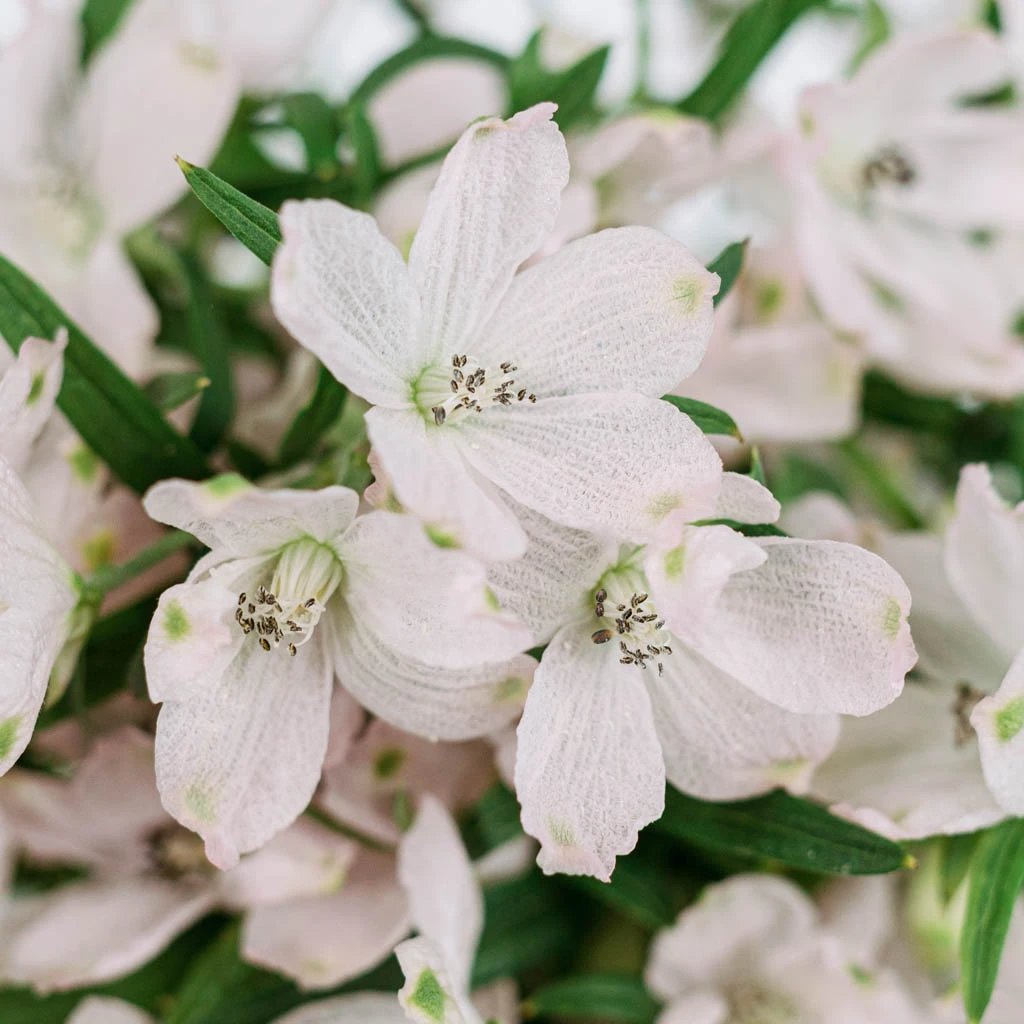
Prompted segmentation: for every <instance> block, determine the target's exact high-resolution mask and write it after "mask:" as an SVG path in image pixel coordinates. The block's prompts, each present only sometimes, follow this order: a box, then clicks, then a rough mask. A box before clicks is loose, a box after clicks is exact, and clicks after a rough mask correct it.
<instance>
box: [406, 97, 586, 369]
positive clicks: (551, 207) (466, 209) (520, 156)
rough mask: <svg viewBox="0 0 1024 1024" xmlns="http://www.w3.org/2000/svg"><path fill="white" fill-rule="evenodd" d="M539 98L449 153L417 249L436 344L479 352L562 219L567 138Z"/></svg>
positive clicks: (492, 121) (413, 263)
mask: <svg viewBox="0 0 1024 1024" xmlns="http://www.w3.org/2000/svg"><path fill="white" fill-rule="evenodd" d="M554 112H555V105H554V104H553V103H539V104H537V106H535V107H531V108H530V109H529V110H524V111H522V112H521V113H519V114H516V115H515V117H513V118H511V119H509V120H508V121H502V120H500V119H499V118H489V119H488V120H485V121H477V122H476V123H475V124H473V125H470V127H469V128H467V129H466V131H465V132H464V133H463V135H462V137H461V138H460V139H459V141H458V142H457V143H456V144H455V146H454V147H453V148H452V150H451V152H450V153H449V154H448V156H447V157H446V158H445V161H444V164H443V165H442V167H441V173H440V175H439V177H438V179H437V183H436V184H435V185H434V189H433V191H432V192H431V194H430V200H429V201H428V203H427V209H426V212H425V213H424V215H423V221H422V223H421V224H420V229H419V231H418V232H417V233H416V238H415V239H414V240H413V243H412V249H411V251H410V253H409V271H410V273H411V274H412V279H413V281H414V282H415V285H416V288H417V291H418V292H419V296H420V302H421V303H422V307H423V334H424V338H425V341H426V342H427V345H428V350H429V351H431V352H433V353H435V354H440V355H441V356H444V357H447V356H450V355H454V354H456V353H461V352H463V351H464V350H465V351H467V352H469V351H471V350H472V348H473V345H474V344H475V342H476V340H477V335H478V333H479V332H480V330H481V329H482V328H483V326H484V324H485V323H486V322H487V320H488V319H489V318H490V316H491V314H492V313H493V312H494V310H495V309H496V308H497V305H498V303H499V302H500V300H501V298H502V296H503V295H504V294H505V292H506V291H507V289H508V286H509V284H510V283H511V281H512V277H513V275H514V274H515V272H516V269H517V268H518V267H519V265H520V264H521V263H522V262H523V261H524V260H525V259H526V258H527V257H528V256H529V255H530V254H531V253H532V252H534V250H535V249H537V247H538V246H539V245H540V243H541V242H542V241H543V240H544V237H545V235H547V233H548V232H549V231H550V230H551V228H552V227H553V226H554V223H555V218H556V217H557V216H558V203H559V195H560V194H561V191H562V189H563V188H565V185H566V183H567V182H568V180H569V157H568V154H567V153H566V151H565V140H564V139H563V138H562V133H561V132H560V131H559V130H558V126H557V125H556V124H555V123H554V122H553V121H552V120H551V115H552V114H553V113H554Z"/></svg>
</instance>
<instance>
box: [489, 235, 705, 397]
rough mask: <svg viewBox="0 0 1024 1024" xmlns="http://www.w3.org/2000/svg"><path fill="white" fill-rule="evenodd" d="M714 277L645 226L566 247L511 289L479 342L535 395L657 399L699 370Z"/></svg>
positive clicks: (595, 237) (681, 249)
mask: <svg viewBox="0 0 1024 1024" xmlns="http://www.w3.org/2000/svg"><path fill="white" fill-rule="evenodd" d="M717 291H718V277H717V275H715V274H712V273H709V272H708V271H707V270H705V269H704V267H703V266H702V265H701V263H700V262H699V261H698V260H696V259H695V258H694V257H693V256H692V255H691V254H690V253H689V252H688V251H687V250H686V249H685V248H684V247H683V246H682V245H680V244H679V243H678V242H675V241H673V240H672V239H670V238H668V237H667V236H666V235H663V234H661V232H659V231H655V230H653V229H652V228H611V229H609V230H607V231H601V232H599V233H598V234H596V235H590V236H589V237H587V238H581V239H579V240H578V241H576V242H571V243H570V244H569V245H567V246H566V247H565V248H564V249H562V250H561V251H559V252H557V253H556V254H555V255H553V256H549V257H548V258H547V259H546V260H544V261H543V262H541V263H539V264H537V265H536V266H534V267H531V268H530V269H529V270H526V271H524V272H523V273H522V274H520V275H519V276H518V277H516V279H515V280H514V281H513V282H512V286H511V287H510V288H509V290H508V294H507V295H506V296H505V298H503V299H502V301H501V303H500V304H499V306H498V309H497V312H496V313H495V315H494V318H493V319H492V320H491V322H490V323H489V324H488V325H487V326H486V328H484V330H483V333H482V335H481V341H480V346H481V347H480V351H481V352H482V353H483V356H482V358H486V359H488V360H489V361H491V362H498V363H500V362H503V361H504V360H512V362H514V363H515V364H516V365H517V366H518V367H519V369H518V371H517V372H516V383H517V385H519V386H522V387H526V388H528V389H529V390H530V391H533V392H536V393H537V394H538V395H540V396H541V397H547V396H550V395H578V394H585V393H587V392H592V391H599V392H602V391H637V392H639V393H640V394H643V395H649V396H650V397H651V398H660V397H661V396H662V395H663V394H665V393H666V392H667V391H671V390H672V389H673V388H674V387H675V386H676V385H677V384H678V383H679V382H680V381H681V380H683V379H684V378H686V377H688V376H689V375H690V374H691V373H693V371H694V370H695V369H696V368H697V366H698V365H699V364H700V361H701V359H702V358H703V357H704V352H705V350H706V349H707V345H708V340H709V338H710V337H711V316H712V309H711V300H712V299H713V297H714V295H715V293H716V292H717Z"/></svg>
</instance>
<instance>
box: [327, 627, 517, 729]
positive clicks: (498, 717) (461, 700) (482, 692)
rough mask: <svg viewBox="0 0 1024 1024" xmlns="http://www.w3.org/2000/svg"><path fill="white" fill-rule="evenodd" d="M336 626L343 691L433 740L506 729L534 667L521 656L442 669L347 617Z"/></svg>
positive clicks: (388, 720) (337, 661)
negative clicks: (402, 650)
mask: <svg viewBox="0 0 1024 1024" xmlns="http://www.w3.org/2000/svg"><path fill="white" fill-rule="evenodd" d="M331 626H332V627H334V628H333V630H332V632H333V634H334V657H335V664H336V671H337V675H338V679H339V681H340V682H341V684H342V685H343V686H344V687H345V688H346V689H347V690H349V691H350V692H351V693H352V695H353V696H354V697H355V698H356V700H358V701H359V703H360V704H362V705H363V706H364V707H365V708H366V709H367V710H368V711H372V712H373V713H374V714H375V715H379V716H380V717H381V718H383V719H384V720H385V721H387V722H390V723H391V724H392V725H396V726H398V727H399V728H400V729H405V730H406V731H407V732H411V733H414V734H415V735H417V736H423V737H425V738H427V739H433V740H464V739H473V738H474V737H477V736H484V735H487V734H488V733H492V732H495V731H497V730H498V729H500V728H502V727H503V726H505V725H508V723H509V722H511V721H512V720H513V719H514V718H515V717H516V715H518V714H519V711H520V709H521V708H522V706H523V699H524V697H525V695H526V691H527V690H528V689H529V686H530V680H531V679H532V678H533V670H534V668H535V667H536V662H535V661H534V660H533V658H530V657H527V656H526V655H520V656H519V657H516V658H510V659H508V660H506V661H499V662H495V663H492V664H488V665H479V666H476V667H473V668H465V669H446V668H438V667H437V666H434V665H426V664H424V663H423V662H420V661H414V660H413V659H411V658H407V657H405V656H403V655H402V654H400V653H399V652H398V651H396V650H395V649H394V648H393V647H390V646H388V645H387V644H384V643H383V642H382V641H381V640H380V638H379V637H378V636H377V635H376V634H375V633H372V632H370V631H369V630H368V629H366V628H365V626H363V625H362V624H361V623H359V622H357V621H356V620H354V619H353V618H352V617H351V616H349V615H347V614H346V615H345V616H343V617H339V619H338V621H337V622H336V623H334V622H332V623H331ZM320 628H323V624H321V627H320Z"/></svg>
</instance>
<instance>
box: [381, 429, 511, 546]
mask: <svg viewBox="0 0 1024 1024" xmlns="http://www.w3.org/2000/svg"><path fill="white" fill-rule="evenodd" d="M366 429H367V432H368V433H369V435H370V441H371V442H372V444H373V449H374V451H375V452H376V454H377V457H378V458H379V459H380V461H381V463H382V464H383V466H384V469H385V470H386V472H387V474H388V476H389V477H390V483H391V485H392V487H393V488H394V491H395V494H396V496H397V497H398V500H399V501H400V502H401V504H402V505H403V507H405V508H407V509H409V511H411V512H414V513H415V514H416V515H417V516H419V517H420V518H421V519H422V520H423V521H424V523H425V524H426V526H427V529H428V530H429V531H430V532H431V533H432V534H433V535H434V536H435V537H438V538H440V539H442V540H444V541H445V542H446V543H448V544H450V545H451V546H453V547H464V548H466V549H467V550H468V551H470V552H471V553H472V554H474V555H476V556H477V557H478V558H481V559H483V560H485V561H505V560H508V559H513V558H518V557H519V556H520V555H521V554H522V553H523V551H524V550H525V548H526V537H525V536H524V534H523V530H522V527H521V526H520V525H519V523H518V522H517V521H516V518H515V516H514V515H513V514H512V512H511V511H510V510H509V508H508V506H507V505H506V504H505V502H504V501H503V499H502V497H501V496H500V495H499V494H498V492H497V489H496V488H495V487H493V486H492V485H490V484H489V483H488V482H487V480H485V479H482V478H481V477H480V476H479V474H477V473H474V472H473V470H472V469H470V468H469V467H468V466H467V465H466V464H465V462H464V461H463V459H462V457H461V456H460V455H459V453H458V450H457V448H456V445H455V439H454V438H453V437H452V435H451V432H450V431H446V430H444V429H432V428H431V427H428V425H427V424H426V423H425V422H424V420H423V417H422V416H421V415H420V414H419V413H418V412H414V411H411V410H406V411H393V410H390V409H371V410H370V411H369V412H368V413H367V414H366Z"/></svg>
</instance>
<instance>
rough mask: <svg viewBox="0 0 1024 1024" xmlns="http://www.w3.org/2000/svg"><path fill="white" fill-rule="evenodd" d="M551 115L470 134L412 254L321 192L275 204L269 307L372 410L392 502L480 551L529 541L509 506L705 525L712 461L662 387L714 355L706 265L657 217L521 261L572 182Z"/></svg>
mask: <svg viewBox="0 0 1024 1024" xmlns="http://www.w3.org/2000/svg"><path fill="white" fill-rule="evenodd" d="M554 109H555V108H554V106H553V105H552V104H540V105H538V106H536V107H533V108H531V109H530V110H527V111H524V112H523V113H520V114H517V115H516V116H515V117H513V118H512V119H511V120H509V121H501V120H498V119H495V118H492V119H489V120H484V121H478V122H477V123H475V124H474V125H472V126H471V127H470V128H469V129H467V131H466V132H465V134H464V135H463V136H462V138H461V139H460V140H459V141H458V143H457V144H456V145H455V147H454V148H453V149H452V151H451V152H450V153H449V154H448V157H447V159H446V160H445V163H444V166H443V167H442V170H441V174H440V177H439V178H438V181H437V184H436V185H435V186H434V189H433V192H432V193H431V197H430V201H429V203H428V205H427V210H426V213H425V215H424V217H423V221H422V224H421V225H420V229H419V231H418V233H417V235H416V238H415V240H414V242H413V245H412V249H411V251H410V253H409V262H408V265H406V264H405V263H404V261H403V259H402V256H401V255H400V254H399V252H398V250H397V249H396V248H395V247H394V246H393V245H392V244H391V243H390V242H388V241H387V240H386V239H385V238H384V237H383V236H382V235H381V233H380V231H379V230H378V228H377V225H376V223H375V222H374V221H373V219H372V218H371V217H370V216H368V215H367V214H364V213H358V212H356V211H354V210H351V209H348V208H347V207H345V206H342V205H340V204H339V203H335V202H332V201H329V200H308V201H304V202H291V203H286V204H285V206H284V208H283V209H282V212H281V230H282V233H283V235H284V242H283V244H282V245H281V246H280V248H279V249H278V251H277V255H276V257H275V261H274V268H273V280H272V289H271V298H272V300H273V304H274V310H275V312H276V313H277V315H278V317H279V318H280V320H281V322H282V323H283V324H284V325H285V326H286V327H287V328H288V330H289V331H291V333H292V334H293V335H294V336H295V338H296V339H297V340H298V341H300V342H301V343H302V344H303V345H305V346H306V347H307V348H309V349H311V350H312V351H313V352H315V353H316V355H317V356H318V357H319V358H320V359H321V360H322V362H323V363H324V365H325V366H326V367H327V368H328V369H329V370H330V371H331V372H332V373H333V374H334V375H335V376H336V377H337V378H338V379H339V380H340V381H341V382H342V383H344V384H345V385H347V386H348V387H349V388H350V389H351V390H352V391H354V392H356V393H357V394H359V395H361V396H362V397H363V398H365V399H366V400H367V401H369V402H371V403H373V404H374V405H375V406H376V408H374V409H371V410H370V412H369V413H368V414H367V418H366V423H367V429H368V431H369V435H370V440H371V441H372V443H373V446H374V449H375V451H376V454H377V457H378V458H379V460H380V463H381V465H382V467H383V470H384V472H385V473H386V474H387V475H388V477H389V478H390V480H391V484H392V486H393V488H394V492H395V495H396V496H397V498H398V500H399V502H400V503H401V504H402V505H403V506H404V507H406V508H408V509H410V510H411V511H413V512H415V513H416V514H417V515H419V516H420V517H421V518H423V519H424V520H425V521H426V522H427V523H428V524H429V525H430V526H431V528H432V529H433V530H434V531H436V534H437V535H443V536H445V537H447V538H448V539H449V541H450V542H451V543H453V544H457V545H461V546H465V547H467V548H469V549H470V550H472V551H474V552H475V553H476V554H478V555H480V556H481V557H484V558H487V559H496V560H500V559H507V558H514V557H516V556H518V555H520V554H521V553H522V551H523V549H524V546H525V543H526V540H525V536H524V534H523V531H522V529H521V527H520V525H519V524H518V522H517V520H516V517H515V515H514V514H513V512H512V511H511V509H510V506H509V502H508V500H507V497H510V498H512V499H514V500H515V501H516V502H519V503H520V504H522V505H525V506H527V507H528V508H531V509H534V510H536V511H538V512H540V513H542V514H543V515H546V516H548V517H549V518H552V519H554V520H556V521H559V522H562V523H565V524H567V525H570V526H574V527H579V528H585V529H590V530H594V531H595V532H599V533H602V534H608V535H611V536H614V537H616V538H623V539H630V540H637V541H642V540H645V539H647V538H648V537H649V536H650V535H651V533H652V532H653V531H655V530H656V529H657V528H658V527H659V526H660V525H661V524H662V523H663V521H664V520H665V518H666V517H667V516H669V515H670V514H673V513H682V514H683V516H684V518H687V519H692V518H696V516H695V515H694V514H693V513H694V511H695V509H696V508H697V507H698V506H700V505H701V504H702V503H704V502H706V501H707V500H708V496H709V495H712V496H713V495H714V493H716V491H717V487H718V480H719V476H720V472H721V466H720V462H719V460H718V457H717V455H716V454H715V452H714V449H713V448H712V447H711V445H710V444H709V442H708V441H707V439H706V438H705V437H704V436H703V434H702V433H701V432H700V431H699V430H698V429H697V428H696V427H695V426H694V424H693V423H692V422H691V421H690V419H689V418H688V417H686V416H683V415H681V414H680V413H679V412H678V411H677V410H676V409H675V408H673V407H672V406H670V405H668V404H667V403H665V402H661V401H660V400H659V398H660V396H661V395H663V394H665V393H666V392H667V391H669V390H670V389H671V388H673V387H675V386H676V385H677V384H678V383H679V381H680V380H682V379H683V378H685V377H687V376H688V375H689V374H690V373H692V372H693V370H694V369H696V367H697V365H698V364H699V362H700V360H701V358H702V356H703V354H704V350H705V348H706V346H707V342H708V338H709V336H710V332H711V317H712V299H713V297H714V295H715V293H716V291H717V290H718V278H717V277H716V276H715V275H714V274H710V273H708V271H707V270H705V269H704V267H703V266H701V264H700V263H699V262H698V261H697V260H696V259H694V257H693V256H691V255H690V254H689V253H688V252H687V251H686V249H684V248H683V247H682V246H680V245H679V244H677V243H676V242H673V241H671V240H670V239H669V238H667V237H665V236H664V235H662V234H659V233H658V232H657V231H653V230H651V229H649V228H619V229H612V230H608V231H603V232H601V233H599V234H597V235H593V236H591V237H589V238H584V239H581V240H579V241H577V242H574V243H572V244H571V245H568V246H566V247H565V248H564V249H562V250H561V251H560V252H558V253H556V254H555V255H553V256H551V257H550V258H548V259H545V260H543V261H542V262H541V263H539V264H537V265H536V266H533V267H530V268H529V269H528V270H525V271H523V272H522V273H518V274H517V269H518V268H519V267H520V265H521V264H522V263H523V261H524V260H526V259H527V257H529V256H530V255H531V254H532V253H534V252H535V251H536V250H537V249H538V247H539V246H540V245H541V243H542V242H543V240H544V239H545V237H546V236H547V235H548V232H549V231H550V229H551V227H552V225H553V224H554V221H555V217H556V215H557V213H558V207H559V194H560V192H561V191H562V189H563V187H564V186H565V183H566V180H567V178H568V171H569V168H568V159H567V156H566V151H565V143H564V141H563V139H562V136H561V134H560V133H559V131H558V128H557V127H556V125H555V124H554V123H553V122H552V121H551V115H552V113H553V112H554ZM711 500H712V501H713V497H712V499H711Z"/></svg>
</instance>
